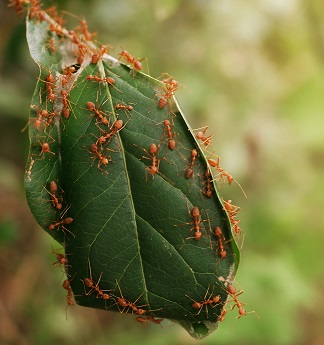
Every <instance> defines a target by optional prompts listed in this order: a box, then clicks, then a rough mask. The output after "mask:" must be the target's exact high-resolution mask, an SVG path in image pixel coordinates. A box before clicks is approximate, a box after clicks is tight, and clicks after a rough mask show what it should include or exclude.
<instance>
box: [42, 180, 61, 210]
mask: <svg viewBox="0 0 324 345" xmlns="http://www.w3.org/2000/svg"><path fill="white" fill-rule="evenodd" d="M44 189H45V190H46V192H47V193H48V194H49V195H50V196H51V202H52V204H53V206H54V207H55V208H56V209H57V210H61V209H62V202H61V201H62V198H61V197H58V196H57V195H56V193H57V190H58V187H57V183H56V182H55V181H51V182H50V184H49V189H50V190H49V191H48V190H47V189H46V188H45V187H44Z"/></svg>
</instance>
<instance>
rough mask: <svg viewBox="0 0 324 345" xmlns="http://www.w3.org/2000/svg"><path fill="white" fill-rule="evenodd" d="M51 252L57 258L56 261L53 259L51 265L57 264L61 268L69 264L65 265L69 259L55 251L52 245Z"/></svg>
mask: <svg viewBox="0 0 324 345" xmlns="http://www.w3.org/2000/svg"><path fill="white" fill-rule="evenodd" d="M52 253H53V254H54V255H56V259H57V261H55V262H54V263H53V266H58V267H61V268H62V267H65V266H69V265H67V264H68V262H69V260H68V258H67V257H66V255H65V254H61V253H57V251H56V250H54V248H53V247H52Z"/></svg>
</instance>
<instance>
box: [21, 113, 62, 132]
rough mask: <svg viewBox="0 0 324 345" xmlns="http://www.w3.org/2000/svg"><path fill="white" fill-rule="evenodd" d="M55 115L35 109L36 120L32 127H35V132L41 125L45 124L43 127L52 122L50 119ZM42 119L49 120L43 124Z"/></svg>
mask: <svg viewBox="0 0 324 345" xmlns="http://www.w3.org/2000/svg"><path fill="white" fill-rule="evenodd" d="M55 115H56V112H53V113H51V114H50V113H49V112H48V111H47V110H45V109H43V110H41V111H40V110H39V109H38V108H37V117H36V119H35V121H34V127H35V128H36V129H37V130H39V129H40V127H41V125H42V124H45V126H46V125H48V124H50V123H51V122H52V118H53V117H54V116H55ZM44 118H49V120H48V121H47V122H46V123H44V122H43V120H44ZM25 128H26V127H25ZM25 128H24V130H25Z"/></svg>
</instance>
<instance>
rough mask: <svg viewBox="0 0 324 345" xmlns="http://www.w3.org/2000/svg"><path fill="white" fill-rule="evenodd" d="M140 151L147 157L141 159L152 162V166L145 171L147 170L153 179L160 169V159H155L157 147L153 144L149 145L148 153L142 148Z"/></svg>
mask: <svg viewBox="0 0 324 345" xmlns="http://www.w3.org/2000/svg"><path fill="white" fill-rule="evenodd" d="M134 145H135V144H134ZM135 146H137V145H135ZM142 150H143V151H144V152H145V153H146V154H147V155H148V157H147V156H142V159H150V160H152V164H151V165H150V166H148V167H146V168H145V170H147V171H148V172H149V173H150V174H151V175H152V177H153V178H154V176H155V174H157V173H159V167H160V161H161V158H159V159H157V154H158V151H159V146H156V145H155V144H151V145H150V148H149V151H150V153H149V152H147V150H146V149H144V148H142ZM146 181H147V175H146Z"/></svg>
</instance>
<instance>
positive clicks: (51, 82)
mask: <svg viewBox="0 0 324 345" xmlns="http://www.w3.org/2000/svg"><path fill="white" fill-rule="evenodd" d="M45 83H46V91H47V93H48V95H47V98H48V99H49V101H50V102H54V100H55V93H54V92H53V88H54V87H53V85H54V83H55V78H54V76H53V74H52V73H49V74H48V75H47V76H46V81H45Z"/></svg>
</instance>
